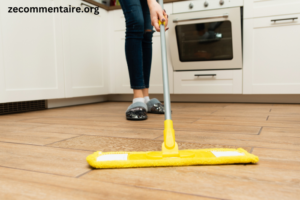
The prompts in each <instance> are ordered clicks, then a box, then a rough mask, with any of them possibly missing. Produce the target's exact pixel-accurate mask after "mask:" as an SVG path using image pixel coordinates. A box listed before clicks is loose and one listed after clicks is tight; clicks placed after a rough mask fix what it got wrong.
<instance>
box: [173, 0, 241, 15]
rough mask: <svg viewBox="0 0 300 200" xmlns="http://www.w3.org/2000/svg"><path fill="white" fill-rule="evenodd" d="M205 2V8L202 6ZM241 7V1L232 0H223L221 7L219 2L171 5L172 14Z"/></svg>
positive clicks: (212, 0)
mask: <svg viewBox="0 0 300 200" xmlns="http://www.w3.org/2000/svg"><path fill="white" fill-rule="evenodd" d="M205 2H207V3H208V6H207V7H205V6H204V3H205ZM229 2H230V3H229ZM243 5H244V1H243V0H234V1H231V0H224V4H223V5H220V0H196V1H183V2H176V3H173V13H184V12H193V11H200V10H211V9H219V8H228V7H236V6H243Z"/></svg>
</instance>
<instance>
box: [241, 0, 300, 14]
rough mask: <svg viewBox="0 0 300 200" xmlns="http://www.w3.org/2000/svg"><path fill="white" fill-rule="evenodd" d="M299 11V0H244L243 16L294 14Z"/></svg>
mask: <svg viewBox="0 0 300 200" xmlns="http://www.w3.org/2000/svg"><path fill="white" fill-rule="evenodd" d="M299 11H300V1H299V0H267V1H266V0H245V1H244V18H254V17H267V16H275V15H286V14H295V13H299Z"/></svg>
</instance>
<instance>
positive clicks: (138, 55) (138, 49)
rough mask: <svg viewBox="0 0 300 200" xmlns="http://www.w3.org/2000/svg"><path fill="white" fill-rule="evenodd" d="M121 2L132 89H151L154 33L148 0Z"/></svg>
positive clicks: (126, 0) (125, 0)
mask: <svg viewBox="0 0 300 200" xmlns="http://www.w3.org/2000/svg"><path fill="white" fill-rule="evenodd" d="M119 1H120V4H121V7H122V10H123V13H124V16H125V20H126V39H125V54H126V61H127V66H128V71H129V77H130V85H131V88H132V89H144V88H149V79H150V71H151V61H152V36H153V32H154V31H153V26H152V25H151V19H150V11H149V7H148V4H147V0H119Z"/></svg>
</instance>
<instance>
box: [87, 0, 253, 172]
mask: <svg viewBox="0 0 300 200" xmlns="http://www.w3.org/2000/svg"><path fill="white" fill-rule="evenodd" d="M159 3H160V5H161V7H162V8H163V0H159ZM159 25H160V32H161V34H160V38H161V54H162V70H163V87H164V105H165V121H164V142H163V143H162V151H152V152H151V151H150V152H101V151H97V152H95V153H93V154H91V155H89V156H88V157H87V158H86V160H87V162H88V163H89V165H90V166H91V167H93V168H133V167H163V166H188V165H217V164H238V163H257V162H258V160H259V159H258V157H257V156H255V155H253V154H250V153H248V152H247V151H246V150H244V149H242V148H238V149H231V148H213V149H198V150H195V149H189V150H178V145H177V143H176V141H175V131H174V129H173V121H172V118H171V101H170V92H169V80H168V79H169V78H168V64H167V51H166V38H165V24H164V22H160V21H159Z"/></svg>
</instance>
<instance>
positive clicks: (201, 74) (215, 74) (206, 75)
mask: <svg viewBox="0 0 300 200" xmlns="http://www.w3.org/2000/svg"><path fill="white" fill-rule="evenodd" d="M195 76H217V74H195Z"/></svg>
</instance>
